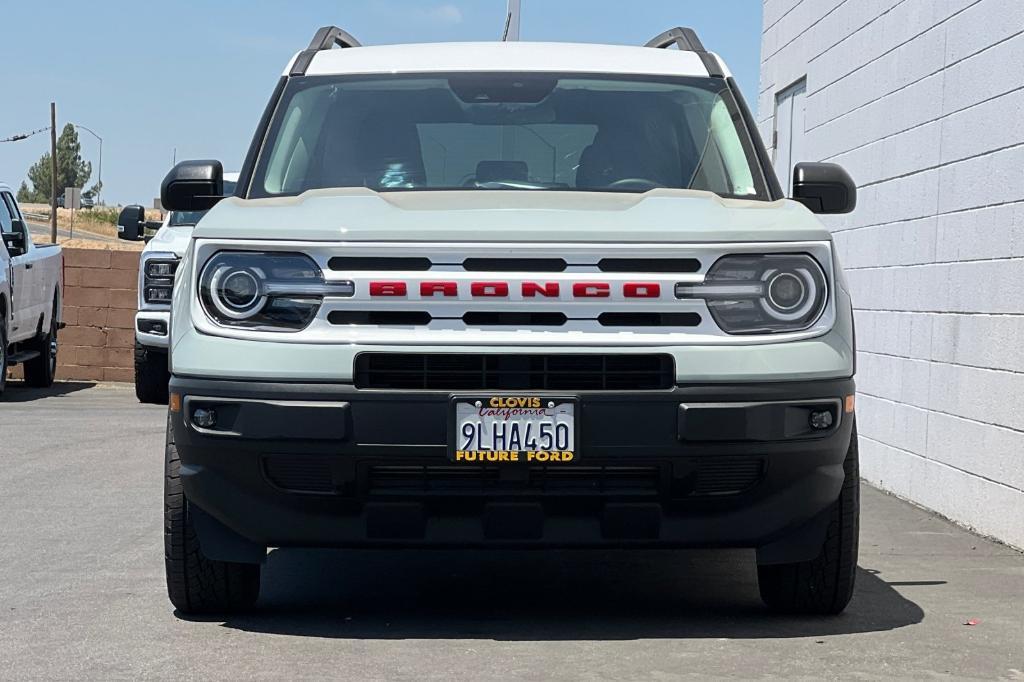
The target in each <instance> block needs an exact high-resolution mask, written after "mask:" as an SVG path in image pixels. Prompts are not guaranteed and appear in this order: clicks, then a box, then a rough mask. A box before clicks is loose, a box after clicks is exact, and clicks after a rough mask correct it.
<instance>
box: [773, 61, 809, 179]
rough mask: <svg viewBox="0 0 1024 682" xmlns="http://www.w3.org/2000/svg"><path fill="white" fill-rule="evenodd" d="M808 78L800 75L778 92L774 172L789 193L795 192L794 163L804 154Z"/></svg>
mask: <svg viewBox="0 0 1024 682" xmlns="http://www.w3.org/2000/svg"><path fill="white" fill-rule="evenodd" d="M806 95H807V81H806V80H804V79H801V80H800V81H799V82H798V83H796V84H794V85H791V86H789V87H788V88H786V89H785V90H783V91H782V92H780V93H779V94H777V95H776V96H775V174H776V175H778V176H779V182H780V183H781V184H782V189H783V191H784V192H785V194H786V196H787V197H788V196H790V194H792V189H793V165H794V164H797V163H799V162H801V161H806V160H807V159H805V158H804V101H805V99H806Z"/></svg>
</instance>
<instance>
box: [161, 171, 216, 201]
mask: <svg viewBox="0 0 1024 682" xmlns="http://www.w3.org/2000/svg"><path fill="white" fill-rule="evenodd" d="M223 198H224V167H223V166H222V165H221V163H220V161H182V162H181V163H179V164H178V165H177V166H175V167H174V168H172V169H171V172H170V173H168V174H167V177H165V178H164V181H163V184H162V185H161V186H160V202H161V203H162V204H163V206H164V209H166V210H168V211H207V210H209V209H211V208H213V207H214V205H215V204H216V203H217V202H218V201H220V200H221V199H223Z"/></svg>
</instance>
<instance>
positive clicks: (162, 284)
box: [142, 254, 178, 305]
mask: <svg viewBox="0 0 1024 682" xmlns="http://www.w3.org/2000/svg"><path fill="white" fill-rule="evenodd" d="M177 269H178V259H177V258H175V257H174V256H173V255H172V254H166V255H163V254H161V255H158V256H157V257H155V258H149V259H147V260H146V261H145V262H144V263H143V265H142V275H143V289H142V298H143V300H144V301H145V302H146V303H153V304H162V305H170V304H171V292H172V291H173V290H174V272H175V271H176V270H177Z"/></svg>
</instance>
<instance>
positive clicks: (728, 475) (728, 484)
mask: <svg viewBox="0 0 1024 682" xmlns="http://www.w3.org/2000/svg"><path fill="white" fill-rule="evenodd" d="M337 461H338V460H337V459H336V458H331V457H310V456H301V455H298V456H292V455H268V456H266V457H264V458H263V469H264V473H265V475H266V477H267V479H268V480H269V481H270V483H272V484H273V485H274V486H276V487H277V488H280V489H282V490H285V491H287V492H294V493H307V494H309V493H315V494H331V495H349V496H351V495H353V494H357V492H356V489H355V488H352V487H350V486H348V485H339V483H338V482H337V481H336V480H335V477H334V475H333V464H334V463H336V462H337ZM423 461H424V462H425V461H426V460H423ZM433 461H434V462H437V460H433ZM360 466H361V469H362V471H363V475H362V476H361V480H362V483H361V485H360V488H359V493H358V494H361V495H368V496H374V495H385V496H387V495H392V496H395V495H408V496H413V497H415V496H421V495H426V496H456V497H465V496H481V495H525V496H530V495H533V496H538V495H539V496H546V495H553V496H560V495H561V496H569V497H573V496H609V495H614V496H623V495H626V496H630V495H632V496H650V497H657V498H658V499H660V500H661V501H669V500H684V499H693V498H700V497H725V496H729V495H740V494H743V493H745V492H747V491H749V490H751V489H752V488H754V487H755V486H756V485H757V484H758V483H760V482H761V480H763V478H764V475H765V469H766V462H765V459H764V458H763V457H757V456H730V457H703V458H699V459H695V460H688V464H687V465H685V466H684V467H683V468H684V469H686V468H687V467H689V469H688V471H689V473H686V474H685V475H684V476H683V477H682V478H677V479H674V481H673V479H672V478H671V476H669V471H671V470H674V469H676V468H677V467H673V466H670V465H669V463H668V462H667V461H663V462H660V463H659V462H650V461H648V462H642V463H635V464H632V463H631V464H622V463H615V464H603V463H601V464H582V465H580V464H573V465H569V466H550V465H549V466H543V465H534V466H521V467H500V466H491V465H480V466H464V465H452V464H441V463H416V462H412V463H410V462H409V461H408V460H406V461H405V462H403V463H387V462H386V461H382V460H380V459H377V460H369V461H365V462H364V463H363V464H361V465H360ZM670 482H672V484H671V486H670V485H669V483H670ZM346 491H347V492H346Z"/></svg>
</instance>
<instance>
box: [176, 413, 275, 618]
mask: <svg viewBox="0 0 1024 682" xmlns="http://www.w3.org/2000/svg"><path fill="white" fill-rule="evenodd" d="M164 566H165V568H166V571H167V596H168V597H169V598H170V600H171V603H172V604H174V606H175V608H177V609H178V610H179V611H181V612H182V613H187V614H227V613H234V612H238V611H244V610H246V609H248V608H250V607H251V606H252V605H253V604H255V603H256V598H257V597H258V596H259V593H260V565H259V564H236V563H230V562H227V561H214V560H213V559H207V558H206V557H205V556H204V555H203V552H202V550H201V549H200V547H199V539H198V538H197V537H196V532H195V528H194V527H193V525H192V516H191V514H190V513H189V503H188V498H186V497H185V493H184V491H183V490H182V486H181V462H180V461H179V460H178V450H177V448H175V447H174V436H173V432H172V430H171V424H170V420H169V419H168V424H167V450H166V457H165V465H164Z"/></svg>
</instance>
